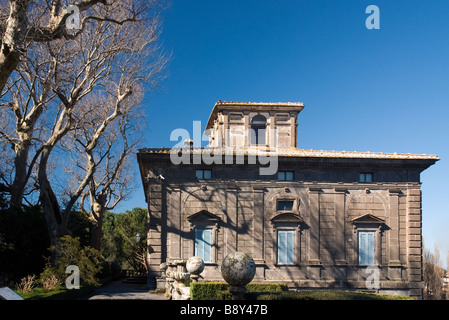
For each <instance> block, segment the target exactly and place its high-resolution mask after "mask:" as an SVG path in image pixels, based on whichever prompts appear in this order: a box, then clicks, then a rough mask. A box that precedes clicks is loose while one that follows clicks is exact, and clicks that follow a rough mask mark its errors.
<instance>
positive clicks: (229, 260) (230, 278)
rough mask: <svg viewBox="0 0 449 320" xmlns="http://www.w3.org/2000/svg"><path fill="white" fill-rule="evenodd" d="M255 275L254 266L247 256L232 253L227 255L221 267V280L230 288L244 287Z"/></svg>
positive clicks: (240, 253) (242, 253) (241, 253)
mask: <svg viewBox="0 0 449 320" xmlns="http://www.w3.org/2000/svg"><path fill="white" fill-rule="evenodd" d="M255 274H256V264H255V263H254V260H253V258H251V256H250V255H249V254H246V253H244V252H234V253H230V254H228V255H227V256H226V257H225V258H224V260H223V263H222V265H221V275H222V276H223V279H224V280H225V281H226V282H227V283H228V284H229V285H230V286H232V287H244V286H246V285H247V284H248V283H250V282H251V281H252V280H253V278H254V275H255Z"/></svg>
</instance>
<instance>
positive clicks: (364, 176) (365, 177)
mask: <svg viewBox="0 0 449 320" xmlns="http://www.w3.org/2000/svg"><path fill="white" fill-rule="evenodd" d="M359 182H373V173H372V172H361V173H360V179H359Z"/></svg>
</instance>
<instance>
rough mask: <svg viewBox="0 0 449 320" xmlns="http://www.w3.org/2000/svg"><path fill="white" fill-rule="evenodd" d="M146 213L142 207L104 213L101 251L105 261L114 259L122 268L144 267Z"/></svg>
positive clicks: (137, 268)
mask: <svg viewBox="0 0 449 320" xmlns="http://www.w3.org/2000/svg"><path fill="white" fill-rule="evenodd" d="M147 213H148V210H147V209H143V208H134V209H132V210H131V211H130V210H127V211H125V212H124V213H120V214H114V213H111V212H106V213H105V217H104V223H103V238H102V247H101V253H102V255H103V256H104V257H105V258H106V260H107V261H116V262H117V263H119V264H120V266H121V267H122V268H123V269H129V268H131V269H134V270H145V269H146V265H145V253H146V247H147V246H146V229H147Z"/></svg>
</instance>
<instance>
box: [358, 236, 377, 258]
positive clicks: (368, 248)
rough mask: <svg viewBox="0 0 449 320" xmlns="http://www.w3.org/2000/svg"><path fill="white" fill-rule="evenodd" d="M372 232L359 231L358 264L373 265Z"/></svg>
mask: <svg viewBox="0 0 449 320" xmlns="http://www.w3.org/2000/svg"><path fill="white" fill-rule="evenodd" d="M374 250H375V249H374V232H373V231H360V232H359V264H360V265H374Z"/></svg>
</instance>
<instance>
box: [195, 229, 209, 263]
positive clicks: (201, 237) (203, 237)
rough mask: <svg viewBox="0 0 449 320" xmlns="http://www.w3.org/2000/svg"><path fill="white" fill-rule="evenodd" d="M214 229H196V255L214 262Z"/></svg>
mask: <svg viewBox="0 0 449 320" xmlns="http://www.w3.org/2000/svg"><path fill="white" fill-rule="evenodd" d="M211 249H212V230H211V229H195V256H198V257H201V259H203V261H204V262H212V255H211Z"/></svg>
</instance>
